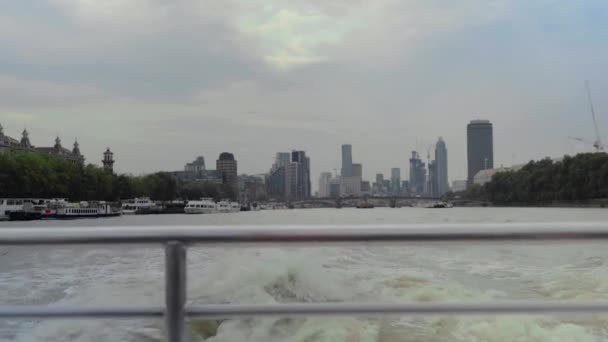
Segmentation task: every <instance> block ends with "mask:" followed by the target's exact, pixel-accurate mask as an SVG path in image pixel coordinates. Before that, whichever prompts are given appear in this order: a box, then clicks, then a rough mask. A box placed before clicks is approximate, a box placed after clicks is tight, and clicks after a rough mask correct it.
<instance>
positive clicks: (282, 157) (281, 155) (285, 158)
mask: <svg viewBox="0 0 608 342" xmlns="http://www.w3.org/2000/svg"><path fill="white" fill-rule="evenodd" d="M289 163H291V153H289V152H277V155H276V157H275V163H274V168H279V167H287V166H289Z"/></svg>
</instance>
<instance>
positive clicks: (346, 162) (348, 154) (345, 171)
mask: <svg viewBox="0 0 608 342" xmlns="http://www.w3.org/2000/svg"><path fill="white" fill-rule="evenodd" d="M340 174H341V175H342V177H351V176H353V146H352V145H350V144H344V145H342V170H341V173H340Z"/></svg>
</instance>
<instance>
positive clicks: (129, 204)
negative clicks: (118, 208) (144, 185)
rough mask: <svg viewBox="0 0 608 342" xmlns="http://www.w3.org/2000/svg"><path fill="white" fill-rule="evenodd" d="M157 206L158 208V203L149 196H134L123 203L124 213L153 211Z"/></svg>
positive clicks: (133, 213) (132, 213)
mask: <svg viewBox="0 0 608 342" xmlns="http://www.w3.org/2000/svg"><path fill="white" fill-rule="evenodd" d="M156 208H158V207H157V205H156V203H154V202H152V200H150V198H148V197H141V198H133V199H129V200H126V201H124V202H123V203H122V213H123V215H135V214H137V213H145V212H151V211H153V210H154V209H156Z"/></svg>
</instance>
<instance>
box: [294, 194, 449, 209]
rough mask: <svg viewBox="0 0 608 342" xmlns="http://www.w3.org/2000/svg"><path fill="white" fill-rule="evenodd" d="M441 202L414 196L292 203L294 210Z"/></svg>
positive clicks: (350, 198) (401, 205)
mask: <svg viewBox="0 0 608 342" xmlns="http://www.w3.org/2000/svg"><path fill="white" fill-rule="evenodd" d="M438 201H440V199H439V198H436V197H413V196H390V197H379V196H366V197H341V198H310V199H305V200H300V201H292V202H290V204H291V206H293V207H294V208H342V207H356V206H358V205H360V204H363V203H369V204H372V205H373V206H375V207H391V208H398V207H411V206H421V205H425V204H429V203H433V202H438Z"/></svg>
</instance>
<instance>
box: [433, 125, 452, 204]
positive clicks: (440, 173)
mask: <svg viewBox="0 0 608 342" xmlns="http://www.w3.org/2000/svg"><path fill="white" fill-rule="evenodd" d="M435 170H436V177H437V185H436V187H437V191H436V195H437V197H440V196H443V194H445V193H446V192H448V191H449V190H450V183H449V181H448V149H447V147H446V145H445V141H444V140H443V138H442V137H439V139H438V141H437V144H435Z"/></svg>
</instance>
